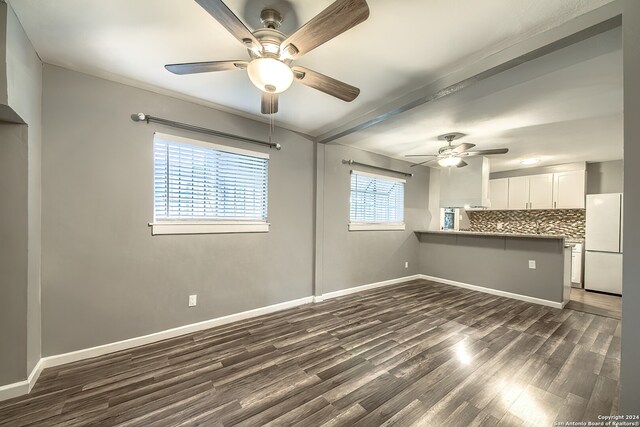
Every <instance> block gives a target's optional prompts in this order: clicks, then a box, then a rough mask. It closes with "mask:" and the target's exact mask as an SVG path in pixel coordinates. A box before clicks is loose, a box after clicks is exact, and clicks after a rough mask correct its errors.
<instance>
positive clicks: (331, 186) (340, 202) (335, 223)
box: [322, 144, 430, 293]
mask: <svg viewBox="0 0 640 427" xmlns="http://www.w3.org/2000/svg"><path fill="white" fill-rule="evenodd" d="M343 159H351V160H355V161H358V162H361V163H365V164H372V165H376V166H381V167H386V168H391V169H399V170H404V171H410V172H413V173H415V176H413V177H412V178H407V183H406V186H405V223H406V230H404V231H349V230H348V224H349V196H350V171H351V169H357V170H363V171H366V172H370V173H378V174H382V175H384V174H385V172H380V171H376V170H373V169H368V168H366V167H360V166H351V165H345V164H343V163H342V160H343ZM409 165H410V163H408V162H403V161H401V160H395V159H391V158H388V157H385V156H381V155H378V154H373V153H370V152H366V151H362V150H358V149H354V148H350V147H346V146H343V145H337V144H328V145H326V147H325V149H324V174H323V175H324V177H323V180H324V181H323V183H324V209H323V213H324V215H323V224H324V227H323V236H322V241H323V242H324V245H323V247H322V251H323V255H322V256H323V265H324V270H323V274H322V279H323V283H322V290H323V292H324V293H328V292H333V291H338V290H342V289H348V288H352V287H355V286H360V285H365V284H369V283H374V282H380V281H383V280H389V279H395V278H398V277H404V276H408V275H413V274H417V273H418V272H419V269H418V239H417V237H416V235H415V234H414V233H413V230H417V229H424V228H426V227H427V225H428V224H429V222H430V216H429V211H428V194H427V189H428V188H429V173H430V171H429V168H427V167H415V168H409ZM389 176H396V177H398V175H394V174H389ZM399 177H402V176H399ZM405 261H408V262H409V268H406V269H405V268H404V263H405Z"/></svg>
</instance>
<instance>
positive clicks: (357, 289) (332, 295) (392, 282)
mask: <svg viewBox="0 0 640 427" xmlns="http://www.w3.org/2000/svg"><path fill="white" fill-rule="evenodd" d="M421 278H422V275H420V274H414V275H413V276H405V277H399V278H397V279H391V280H384V281H382V282H376V283H369V284H368V285H362V286H356V287H354V288H348V289H341V290H339V291H334V292H328V293H326V294H322V297H321V298H322V300H326V299H331V298H337V297H341V296H343V295H349V294H354V293H356V292H362V291H366V290H369V289H375V288H381V287H383V286H389V285H395V284H398V283H402V282H408V281H409V280H416V279H421ZM316 298H317V297H316Z"/></svg>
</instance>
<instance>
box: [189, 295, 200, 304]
mask: <svg viewBox="0 0 640 427" xmlns="http://www.w3.org/2000/svg"><path fill="white" fill-rule="evenodd" d="M196 304H198V295H189V307H195V306H196Z"/></svg>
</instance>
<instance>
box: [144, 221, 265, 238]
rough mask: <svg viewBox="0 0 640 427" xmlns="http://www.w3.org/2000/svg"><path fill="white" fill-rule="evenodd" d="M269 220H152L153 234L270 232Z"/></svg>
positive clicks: (150, 224)
mask: <svg viewBox="0 0 640 427" xmlns="http://www.w3.org/2000/svg"><path fill="white" fill-rule="evenodd" d="M270 225H271V224H270V223H268V222H255V221H246V222H240V221H161V222H150V223H149V226H150V227H151V235H152V236H158V235H165V234H222V233H268V232H269V226H270Z"/></svg>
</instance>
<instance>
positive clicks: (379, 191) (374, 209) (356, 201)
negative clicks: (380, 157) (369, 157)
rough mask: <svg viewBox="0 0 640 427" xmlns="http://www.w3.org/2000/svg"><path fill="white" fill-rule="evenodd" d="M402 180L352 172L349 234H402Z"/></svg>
mask: <svg viewBox="0 0 640 427" xmlns="http://www.w3.org/2000/svg"><path fill="white" fill-rule="evenodd" d="M405 183H406V181H405V180H404V179H398V178H391V177H388V176H382V175H374V174H370V173H366V172H360V171H351V200H350V211H349V230H351V231H361V230H404V229H405V224H404V186H405Z"/></svg>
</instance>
